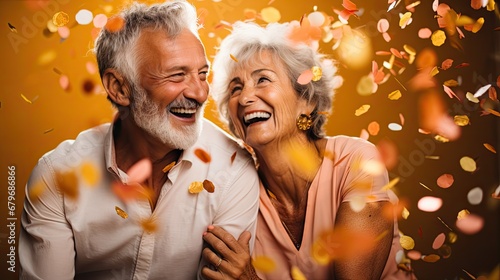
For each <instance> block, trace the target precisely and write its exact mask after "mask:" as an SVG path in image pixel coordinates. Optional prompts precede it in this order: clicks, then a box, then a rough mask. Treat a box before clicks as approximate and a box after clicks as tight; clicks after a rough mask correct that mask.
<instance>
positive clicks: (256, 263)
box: [252, 256, 276, 273]
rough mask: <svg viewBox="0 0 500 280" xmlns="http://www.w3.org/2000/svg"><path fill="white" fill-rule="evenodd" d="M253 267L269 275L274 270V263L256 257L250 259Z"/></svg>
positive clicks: (270, 260) (265, 257)
mask: <svg viewBox="0 0 500 280" xmlns="http://www.w3.org/2000/svg"><path fill="white" fill-rule="evenodd" d="M252 265H253V267H254V268H255V269H256V270H258V271H260V272H263V273H270V272H273V271H274V270H275V269H276V263H275V262H274V260H273V259H271V258H270V257H267V256H257V257H255V258H253V259H252Z"/></svg>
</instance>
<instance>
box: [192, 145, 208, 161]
mask: <svg viewBox="0 0 500 280" xmlns="http://www.w3.org/2000/svg"><path fill="white" fill-rule="evenodd" d="M194 154H195V155H196V156H197V157H198V158H199V159H200V160H201V161H203V162H204V163H209V162H210V161H212V157H211V156H210V154H209V153H207V152H206V151H205V150H202V149H200V148H197V149H196V150H194Z"/></svg>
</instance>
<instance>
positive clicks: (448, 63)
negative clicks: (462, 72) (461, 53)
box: [441, 58, 453, 70]
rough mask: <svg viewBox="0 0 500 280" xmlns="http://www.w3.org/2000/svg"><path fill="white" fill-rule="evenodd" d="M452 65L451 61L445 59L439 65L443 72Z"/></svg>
mask: <svg viewBox="0 0 500 280" xmlns="http://www.w3.org/2000/svg"><path fill="white" fill-rule="evenodd" d="M452 65H453V59H449V58H448V59H445V60H444V61H443V62H442V63H441V69H443V70H448V69H449V68H450V67H451V66H452Z"/></svg>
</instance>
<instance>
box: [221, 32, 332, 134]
mask: <svg viewBox="0 0 500 280" xmlns="http://www.w3.org/2000/svg"><path fill="white" fill-rule="evenodd" d="M291 30H292V26H291V24H289V23H281V24H280V23H271V24H268V25H267V26H266V27H261V26H259V25H257V24H255V23H243V22H237V23H235V24H234V25H233V31H232V33H231V34H230V35H228V36H227V37H226V38H225V39H224V40H223V41H222V43H221V45H220V48H219V51H218V53H217V54H216V56H215V58H214V62H213V79H212V96H213V98H214V100H215V101H216V103H217V106H218V109H219V113H220V115H221V117H222V121H224V122H226V124H227V125H228V127H229V129H230V130H231V132H232V133H233V134H234V133H235V131H234V125H233V124H232V123H231V122H230V121H229V112H228V102H229V98H230V95H231V93H230V92H229V89H228V86H229V82H230V79H231V77H230V75H231V73H233V71H234V70H235V69H236V68H237V67H239V68H242V67H247V66H249V64H251V63H252V61H253V60H255V55H262V54H263V52H269V53H270V54H271V55H272V57H273V58H274V59H278V60H279V61H281V62H282V63H283V65H284V67H285V68H286V69H284V70H285V72H286V73H287V75H288V78H289V79H290V82H291V84H292V86H293V88H294V89H295V92H296V93H297V95H298V96H299V97H300V98H303V99H305V100H307V101H308V102H311V103H312V104H316V108H315V110H314V111H313V112H312V115H313V118H314V121H313V126H312V128H311V129H310V130H309V131H308V137H310V138H311V139H318V138H321V137H323V136H324V129H323V126H324V124H325V123H326V120H327V114H326V113H328V112H330V111H331V109H332V102H333V96H334V89H335V88H337V87H339V86H340V83H341V81H342V80H341V79H340V78H339V77H337V76H335V73H336V71H337V68H336V66H335V64H334V62H333V60H331V59H327V58H326V57H325V56H324V55H322V54H320V53H318V51H316V50H315V49H313V48H311V47H310V46H308V45H307V44H306V43H302V42H296V41H293V40H291V39H290V38H289V35H290V32H291ZM231 56H233V57H234V58H236V59H237V60H238V62H236V61H235V60H234V59H233V58H232V57H231ZM313 66H318V67H320V68H321V70H322V72H323V74H322V77H321V79H320V80H318V81H311V82H309V83H308V84H306V85H301V84H299V83H298V82H297V79H298V77H299V76H300V74H301V73H302V72H303V71H305V70H307V69H311V68H312V67H313ZM290 117H293V118H296V117H297V116H290Z"/></svg>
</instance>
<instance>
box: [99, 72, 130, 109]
mask: <svg viewBox="0 0 500 280" xmlns="http://www.w3.org/2000/svg"><path fill="white" fill-rule="evenodd" d="M102 84H103V86H104V89H106V92H107V93H108V97H109V99H111V100H112V101H113V102H114V103H116V104H118V105H121V106H128V105H130V86H129V83H127V80H126V78H125V77H123V75H122V74H120V73H119V72H118V71H116V69H112V68H108V69H106V70H105V71H104V74H103V77H102Z"/></svg>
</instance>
